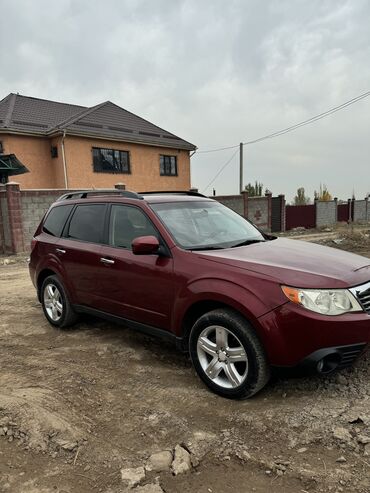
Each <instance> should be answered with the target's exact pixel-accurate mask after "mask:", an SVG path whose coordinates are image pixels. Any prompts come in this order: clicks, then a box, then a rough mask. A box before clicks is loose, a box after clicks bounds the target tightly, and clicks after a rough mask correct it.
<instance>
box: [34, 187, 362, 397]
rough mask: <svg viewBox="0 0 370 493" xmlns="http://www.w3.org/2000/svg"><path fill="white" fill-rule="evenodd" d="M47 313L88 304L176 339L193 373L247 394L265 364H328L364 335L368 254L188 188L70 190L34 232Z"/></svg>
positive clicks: (63, 322) (342, 359) (330, 367)
mask: <svg viewBox="0 0 370 493" xmlns="http://www.w3.org/2000/svg"><path fill="white" fill-rule="evenodd" d="M30 274H31V278H32V281H33V283H34V285H35V287H36V289H37V293H38V298H39V300H40V302H41V303H42V306H43V309H44V313H45V316H46V318H47V319H48V321H49V322H50V323H51V324H52V325H54V326H57V327H67V326H69V325H71V324H73V323H74V322H75V321H76V320H77V317H78V314H80V313H90V314H94V315H97V316H101V317H105V318H108V319H110V320H113V321H120V322H123V323H124V324H125V325H126V326H128V327H132V328H135V329H139V330H142V331H145V332H147V333H149V334H155V335H158V336H161V337H164V338H166V339H169V340H173V341H175V343H176V345H177V347H179V348H181V349H182V350H185V351H189V352H190V356H191V359H192V362H193V364H194V367H195V369H196V371H197V372H198V374H199V376H200V378H201V379H202V380H203V381H204V382H205V384H206V385H208V387H210V388H211V389H212V390H213V391H214V392H217V393H219V394H221V395H223V396H225V397H231V398H245V397H250V396H251V395H253V394H255V393H256V392H257V391H259V390H260V389H261V388H262V387H263V386H264V385H265V384H266V382H267V381H268V379H269V374H270V368H271V367H272V366H279V367H296V366H299V367H303V368H306V369H313V370H315V371H317V372H319V373H325V374H327V373H330V372H332V371H334V370H337V369H340V368H343V367H345V366H348V365H350V364H351V363H352V362H353V361H354V360H355V359H356V358H357V357H358V356H359V355H360V354H361V353H362V352H363V351H364V350H365V348H366V346H367V345H368V343H369V341H370V260H369V259H367V258H364V257H360V256H357V255H354V254H351V253H347V252H342V251H339V250H335V249H332V248H327V247H323V246H319V245H314V244H311V243H306V242H301V241H296V240H289V239H283V238H276V237H274V236H271V235H268V234H265V233H263V232H261V231H259V230H258V229H257V228H256V227H255V226H253V225H252V224H251V223H250V222H249V221H247V220H246V219H244V218H243V217H241V216H239V215H238V214H236V213H235V212H233V211H232V210H230V209H228V208H227V207H224V206H223V205H221V204H220V203H218V202H216V201H215V200H211V199H209V198H207V197H204V196H202V195H200V194H197V193H194V192H168V193H164V192H151V193H142V194H136V193H134V192H129V191H115V192H113V191H110V192H108V191H99V192H96V191H95V192H76V193H69V194H66V195H63V196H62V197H61V198H60V199H59V200H58V201H57V202H56V203H54V204H53V205H52V206H51V207H50V209H49V211H48V212H47V214H46V215H45V217H44V218H43V220H42V221H41V224H40V226H39V227H38V229H37V231H36V233H35V236H34V238H33V240H32V253H31V260H30Z"/></svg>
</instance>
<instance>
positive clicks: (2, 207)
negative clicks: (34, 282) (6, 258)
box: [0, 185, 12, 253]
mask: <svg viewBox="0 0 370 493" xmlns="http://www.w3.org/2000/svg"><path fill="white" fill-rule="evenodd" d="M1 188H3V190H0V253H5V252H6V251H7V250H11V247H12V243H11V239H10V227H9V217H8V204H7V200H6V193H5V186H3V185H2V186H1Z"/></svg>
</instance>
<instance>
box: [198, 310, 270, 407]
mask: <svg viewBox="0 0 370 493" xmlns="http://www.w3.org/2000/svg"><path fill="white" fill-rule="evenodd" d="M189 350H190V357H191V360H192V362H193V365H194V368H195V370H196V372H197V373H198V375H199V377H200V378H201V379H202V380H203V382H204V383H205V384H206V385H207V386H208V387H209V388H210V389H211V390H212V391H213V392H215V393H217V394H219V395H222V396H223V397H227V398H229V399H247V398H248V397H251V396H252V395H254V394H256V393H257V392H258V391H259V390H261V389H262V388H263V387H264V386H265V385H266V383H267V382H268V380H269V378H270V368H269V364H268V361H267V357H266V354H265V351H264V349H263V346H262V344H261V342H260V340H259V338H258V337H257V334H256V333H255V331H254V329H253V327H252V326H251V325H250V324H249V323H248V322H247V320H245V318H244V317H242V316H241V315H240V314H238V313H237V312H234V311H233V310H231V309H217V310H212V311H211V312H208V313H206V314H204V315H202V316H201V317H200V318H199V319H198V320H197V321H196V323H195V324H194V326H193V328H192V330H191V332H190V338H189Z"/></svg>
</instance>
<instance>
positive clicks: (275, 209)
mask: <svg viewBox="0 0 370 493" xmlns="http://www.w3.org/2000/svg"><path fill="white" fill-rule="evenodd" d="M282 201H283V197H272V199H271V232H278V231H281V230H282V224H281V208H282Z"/></svg>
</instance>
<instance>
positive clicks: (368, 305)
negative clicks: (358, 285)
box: [358, 289, 370, 313]
mask: <svg viewBox="0 0 370 493" xmlns="http://www.w3.org/2000/svg"><path fill="white" fill-rule="evenodd" d="M358 299H359V301H360V303H361V305H362V306H363V308H364V310H365V311H366V312H368V313H370V289H369V290H368V291H364V292H363V293H361V294H359V295H358Z"/></svg>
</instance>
